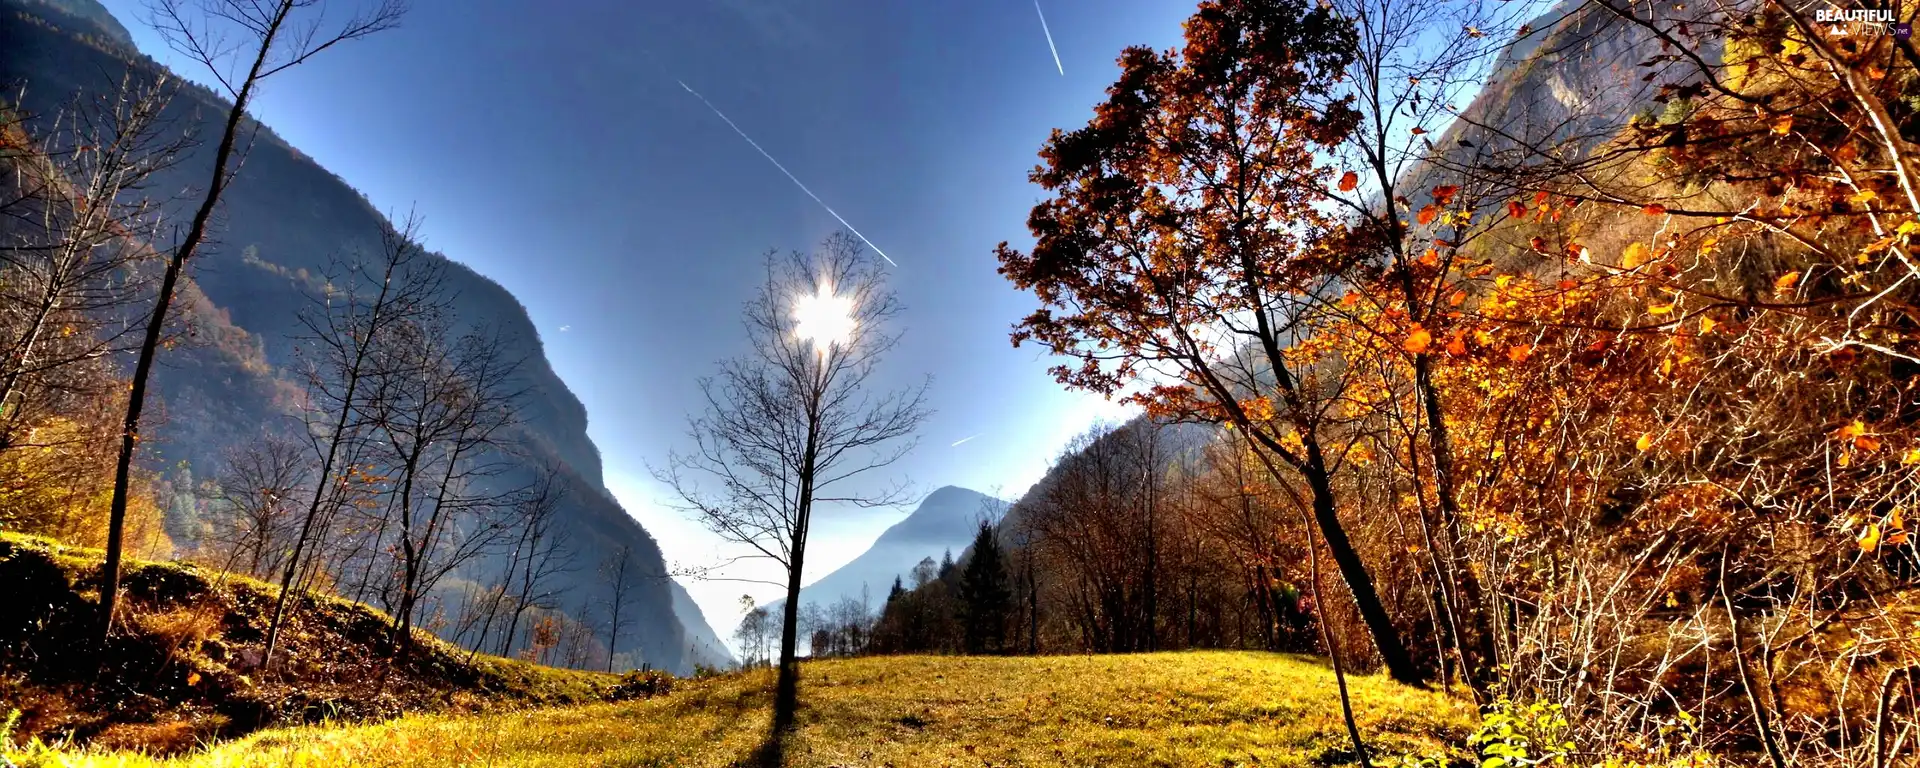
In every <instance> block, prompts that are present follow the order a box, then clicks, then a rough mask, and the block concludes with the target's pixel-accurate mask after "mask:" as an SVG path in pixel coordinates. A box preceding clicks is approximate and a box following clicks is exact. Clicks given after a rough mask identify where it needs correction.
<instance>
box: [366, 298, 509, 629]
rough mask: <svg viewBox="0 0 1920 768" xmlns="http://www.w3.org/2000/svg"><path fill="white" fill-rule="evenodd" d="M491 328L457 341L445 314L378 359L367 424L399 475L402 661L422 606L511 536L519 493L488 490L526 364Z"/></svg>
mask: <svg viewBox="0 0 1920 768" xmlns="http://www.w3.org/2000/svg"><path fill="white" fill-rule="evenodd" d="M507 348H508V345H507V344H505V343H503V340H502V339H501V338H500V337H499V336H498V335H497V334H494V333H490V332H488V331H486V330H485V329H480V330H473V331H469V332H467V333H464V334H458V335H456V334H455V331H454V328H453V321H452V318H451V317H448V316H446V315H445V314H435V315H429V316H427V317H423V318H418V319H409V320H405V321H402V322H400V323H398V324H396V325H395V327H394V329H393V333H392V334H390V335H389V336H388V337H387V338H386V339H384V340H383V341H382V342H381V344H380V346H378V347H377V348H376V350H375V354H374V361H375V364H374V367H373V369H372V376H371V378H370V380H369V384H371V385H372V387H373V392H372V395H371V396H370V397H369V398H368V399H367V405H366V408H365V411H366V418H367V420H368V421H369V422H370V424H371V426H372V427H373V429H374V436H375V437H376V438H377V439H376V441H375V445H376V446H378V448H377V451H376V453H377V454H379V456H380V461H382V462H383V463H384V464H386V465H387V466H389V467H391V468H392V469H391V472H392V475H393V479H392V481H391V482H392V487H391V488H390V489H389V494H390V495H389V509H390V510H391V516H390V517H391V520H392V521H393V523H394V524H395V525H396V526H397V531H396V532H395V533H396V536H395V539H394V546H393V550H394V552H395V554H396V555H397V556H398V558H399V564H398V567H399V575H400V578H399V582H398V583H397V584H396V585H394V587H395V589H396V594H394V595H393V597H392V599H391V600H390V607H391V608H392V609H393V615H394V619H395V626H394V633H395V635H394V636H395V640H396V642H397V643H398V650H399V653H400V654H401V655H402V656H404V655H405V654H406V653H407V652H408V651H409V649H410V648H411V646H412V628H413V625H414V621H415V618H416V616H415V614H416V612H417V609H418V608H419V606H420V602H421V600H422V598H424V597H425V596H426V595H427V594H428V593H429V592H431V591H432V589H433V587H434V585H435V584H436V583H437V582H439V581H440V580H441V579H442V578H444V577H445V576H446V575H447V574H449V573H452V572H453V571H454V570H455V569H457V568H459V567H460V566H461V565H462V564H464V563H466V562H468V561H470V560H472V559H474V558H476V557H478V556H479V555H480V554H481V552H483V551H484V550H485V549H486V548H487V547H488V546H490V545H491V544H493V543H494V541H495V540H496V538H497V537H498V536H499V535H500V534H501V532H502V531H503V530H504V528H505V525H504V524H503V523H502V521H501V519H500V516H499V515H497V514H495V513H496V512H497V511H499V510H500V509H505V508H510V507H512V506H514V502H515V501H516V499H515V498H514V496H515V493H514V492H513V491H507V492H496V491H491V490H488V489H489V488H490V487H493V486H495V485H496V483H493V482H491V481H492V480H493V479H494V478H496V477H497V476H499V475H501V474H502V473H503V472H504V471H505V470H506V469H507V464H506V463H505V462H504V461H503V460H501V459H500V458H499V457H500V454H499V451H501V450H502V449H504V448H506V447H507V445H506V443H505V438H506V434H507V432H508V430H509V429H511V428H512V427H513V426H514V425H515V424H516V423H517V422H516V420H515V417H514V411H513V409H514V406H515V404H516V402H517V401H518V400H519V399H520V395H521V394H522V390H519V389H515V387H516V386H518V384H517V383H516V380H515V377H516V375H517V372H518V370H519V364H520V361H519V359H518V358H514V357H511V356H508V355H507V354H506V353H505V352H504V350H505V349H507Z"/></svg>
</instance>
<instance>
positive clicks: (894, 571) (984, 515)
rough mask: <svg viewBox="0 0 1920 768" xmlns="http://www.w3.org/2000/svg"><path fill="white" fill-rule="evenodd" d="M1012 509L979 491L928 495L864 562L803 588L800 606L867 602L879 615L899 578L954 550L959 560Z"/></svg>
mask: <svg viewBox="0 0 1920 768" xmlns="http://www.w3.org/2000/svg"><path fill="white" fill-rule="evenodd" d="M1006 507H1007V503H1006V502H1004V501H1001V500H999V499H996V498H994V497H992V496H988V495H986V494H984V493H981V492H979V491H972V490H968V489H966V488H959V487H956V486H951V485H948V486H942V487H940V488H938V489H936V490H934V492H933V493H929V494H927V497H926V498H925V499H922V500H921V501H920V506H918V507H915V508H914V510H913V514H910V515H907V518H906V519H905V520H901V521H900V522H897V523H894V524H893V526H892V527H890V528H888V529H887V530H886V531H884V532H882V533H881V534H880V538H878V539H875V540H874V542H873V546H870V547H867V551H865V552H862V553H860V556H859V557H856V558H854V559H853V561H852V562H849V563H847V564H846V565H843V566H840V567H839V568H836V569H834V571H833V572H832V573H829V574H827V575H825V576H822V577H820V579H819V580H818V581H815V582H813V583H812V584H808V585H807V586H805V587H802V588H801V589H800V605H801V606H802V607H805V606H806V605H807V604H808V603H817V604H819V605H820V607H822V608H825V607H827V606H830V605H833V604H834V603H837V602H840V601H841V600H843V599H846V598H852V599H854V600H861V599H865V600H866V601H867V603H868V604H869V607H870V608H871V609H872V610H875V611H878V610H879V609H880V604H881V603H883V602H885V601H886V599H887V590H889V589H891V588H892V587H893V579H894V577H896V576H899V577H902V578H904V577H906V575H907V572H908V571H911V570H913V566H914V565H916V564H918V563H919V562H920V561H921V560H922V559H924V558H928V557H931V558H933V559H934V560H936V561H937V560H939V559H940V556H941V555H942V554H944V553H945V552H947V551H949V550H951V551H952V552H953V553H954V554H956V555H957V554H959V553H960V552H961V550H963V549H965V548H966V546H967V544H968V543H970V542H972V541H973V535H974V532H975V531H976V530H978V526H979V524H980V520H982V519H998V518H999V517H1000V515H1001V514H1002V513H1004V512H1005V511H1006ZM785 602H786V601H785V600H775V601H773V602H771V603H768V604H767V610H768V611H770V612H774V613H778V612H779V610H780V608H781V606H782V605H783V604H784V603H785Z"/></svg>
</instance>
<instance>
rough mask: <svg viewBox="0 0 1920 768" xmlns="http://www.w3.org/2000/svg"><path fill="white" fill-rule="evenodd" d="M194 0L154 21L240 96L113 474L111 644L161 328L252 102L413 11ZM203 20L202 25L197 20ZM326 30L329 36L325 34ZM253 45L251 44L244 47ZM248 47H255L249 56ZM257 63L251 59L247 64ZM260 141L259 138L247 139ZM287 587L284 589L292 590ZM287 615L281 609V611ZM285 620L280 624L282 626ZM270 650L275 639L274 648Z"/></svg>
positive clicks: (155, 326)
mask: <svg viewBox="0 0 1920 768" xmlns="http://www.w3.org/2000/svg"><path fill="white" fill-rule="evenodd" d="M187 2H188V0H154V1H153V5H152V9H153V24H154V27H155V29H156V30H158V31H159V32H160V35H161V36H162V37H163V38H165V39H166V40H167V43H168V45H170V46H172V47H173V49H174V50H176V51H178V52H180V53H181V54H182V55H185V56H187V57H189V58H191V59H193V60H194V61H197V62H199V63H200V64H202V65H204V66H205V67H206V68H207V70H208V71H209V72H210V73H212V75H213V77H214V79H216V80H218V81H219V83H220V85H221V87H222V88H224V89H225V90H226V91H227V94H228V95H229V96H230V97H232V99H233V107H232V108H231V109H229V110H228V111H227V121H226V127H225V129H224V130H223V131H222V133H221V135H220V144H219V147H218V149H216V150H215V151H214V156H213V175H212V178H211V180H210V181H208V183H207V190H206V193H205V196H204V197H202V198H201V201H200V206H199V208H198V209H197V210H196V211H195V212H194V214H193V220H192V221H191V222H190V223H189V224H188V225H187V231H186V234H185V235H184V236H182V237H181V239H180V242H178V243H176V244H175V245H174V246H173V251H172V255H171V256H170V257H169V258H168V260H167V267H166V271H165V273H164V274H163V275H162V276H161V278H160V289H159V291H158V293H157V294H156V295H155V296H154V301H153V314H152V316H151V317H149V318H148V320H147V327H146V336H145V337H144V339H143V340H142V341H141V344H140V357H139V360H138V362H136V363H135V364H134V368H133V383H132V386H131V387H130V391H129V394H128V397H127V418H126V422H125V426H124V428H123V429H122V431H121V437H120V460H119V465H118V467H117V468H116V470H115V472H114V480H113V503H112V506H111V507H110V508H109V511H108V521H107V554H106V561H105V562H104V563H103V564H102V566H101V578H100V629H99V633H98V635H97V639H98V640H99V642H100V644H101V645H102V646H104V645H105V644H106V641H107V637H108V635H109V634H110V633H112V631H113V614H114V609H115V608H116V607H117V605H118V603H119V596H120V540H121V537H122V535H123V533H124V530H125V528H126V519H127V484H128V479H129V478H128V475H129V473H130V472H131V470H132V467H133V454H134V449H135V448H136V446H137V444H138V443H139V440H140V412H141V410H142V408H143V407H144V406H145V405H146V399H147V398H146V395H147V377H148V375H149V374H151V373H152V371H153V359H154V356H155V354H156V353H157V352H158V351H159V347H160V333H161V329H162V328H164V327H165V326H166V323H167V310H168V307H169V306H170V305H171V304H172V302H173V292H174V288H175V286H176V285H177V284H178V283H179V281H180V274H181V271H182V270H183V268H184V267H185V266H186V264H187V261H188V260H189V259H192V258H193V256H194V254H195V253H196V252H197V251H198V250H199V249H200V245H201V243H202V242H203V241H205V239H206V236H207V229H208V226H209V225H210V224H211V222H212V220H213V211H214V208H215V207H216V206H217V205H219V203H220V196H221V195H222V194H223V193H225V192H226V189H227V185H228V184H229V183H230V182H232V181H233V178H234V175H235V174H236V173H237V171H238V170H239V162H238V161H239V160H240V159H241V158H242V157H244V155H245V149H244V148H242V147H241V138H242V137H241V133H242V131H243V130H245V129H247V128H249V127H253V128H257V126H258V124H257V123H254V124H252V126H245V125H243V123H245V122H246V121H245V119H244V118H245V117H246V114H247V106H248V104H249V103H251V100H252V98H253V95H254V89H256V88H257V87H259V85H260V83H261V82H262V81H264V80H265V79H267V78H268V77H272V76H273V75H274V74H277V73H279V72H283V71H285V70H286V69H288V68H290V67H293V66H296V65H299V64H301V63H303V62H305V61H307V60H308V59H310V58H312V57H313V56H315V55H316V54H318V53H320V52H321V51H324V50H326V49H328V48H330V47H333V46H334V45H336V44H338V43H341V42H345V41H347V40H354V39H358V38H362V37H366V36H367V35H371V34H374V33H376V32H380V31H382V30H386V29H390V28H392V27H394V26H396V25H397V24H399V22H400V16H401V14H402V12H403V11H404V6H402V5H401V3H400V2H399V1H398V0H379V4H378V5H376V6H373V7H372V8H370V9H368V10H366V11H363V12H360V13H356V14H353V15H351V16H349V17H348V18H347V19H346V21H344V22H342V23H340V24H339V25H338V26H333V27H323V26H322V24H323V23H324V19H323V18H322V17H321V16H320V15H319V14H318V13H315V14H311V16H312V18H311V20H302V18H299V17H305V16H309V14H306V13H303V11H306V10H308V9H310V8H314V7H315V6H318V5H319V0H278V2H259V1H257V0H202V2H203V5H201V6H200V13H198V14H195V13H193V12H191V11H190V10H189V8H188V7H187ZM196 16H197V17H198V19H199V20H198V21H196V20H195V18H194V17H196ZM323 29H324V30H326V31H323ZM242 40H244V41H245V42H239V41H242ZM243 51H250V52H251V55H250V56H247V55H246V54H244V53H243ZM247 59H250V60H251V62H250V63H245V64H242V63H240V62H243V61H246V60H247ZM246 141H247V142H248V143H251V141H252V132H251V131H250V130H249V131H248V136H247V138H246ZM283 591H284V590H283ZM277 612H278V611H277V610H276V613H277ZM276 623H277V622H276ZM268 647H269V654H271V647H272V646H271V643H270V644H269V646H268Z"/></svg>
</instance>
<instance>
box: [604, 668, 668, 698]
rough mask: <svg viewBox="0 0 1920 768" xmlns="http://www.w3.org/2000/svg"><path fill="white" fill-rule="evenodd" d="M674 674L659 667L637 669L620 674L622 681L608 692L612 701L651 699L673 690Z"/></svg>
mask: <svg viewBox="0 0 1920 768" xmlns="http://www.w3.org/2000/svg"><path fill="white" fill-rule="evenodd" d="M673 680H674V678H673V675H671V674H668V673H666V672H663V671H660V670H658V669H636V670H633V671H631V672H628V673H626V674H624V675H621V676H620V682H619V683H617V684H615V685H614V686H613V690H612V691H611V692H609V693H608V694H607V698H608V699H610V700H612V701H629V700H632V699H651V698H653V697H655V696H665V695H667V693H668V692H669V691H672V690H673Z"/></svg>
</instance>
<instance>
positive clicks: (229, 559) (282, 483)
mask: <svg viewBox="0 0 1920 768" xmlns="http://www.w3.org/2000/svg"><path fill="white" fill-rule="evenodd" d="M312 471H313V467H312V457H311V456H309V455H308V454H307V452H306V449H305V448H304V447H303V446H301V445H300V444H299V443H297V442H295V441H293V440H289V439H286V438H284V437H279V436H276V435H269V436H267V437H265V438H264V439H261V440H259V441H256V442H251V443H248V444H246V445H244V446H235V447H233V448H231V449H229V450H228V451H227V466H226V471H225V472H223V473H222V474H221V475H220V477H219V479H218V480H217V481H215V483H214V492H215V494H216V495H215V497H214V501H215V503H216V504H217V505H218V506H217V507H216V510H217V511H216V514H217V515H218V516H219V517H218V518H216V521H215V525H214V532H215V533H214V534H213V543H215V544H216V545H218V546H220V547H222V548H224V549H225V550H226V558H225V561H226V563H227V564H228V567H229V568H230V567H232V566H233V565H234V564H238V563H242V562H244V563H245V568H246V572H247V574H248V575H251V576H254V577H256V578H257V577H259V576H261V575H263V574H267V573H272V572H275V571H276V570H278V569H279V568H280V567H281V566H283V565H284V564H285V563H284V562H282V558H283V557H285V556H286V555H283V553H284V552H286V551H287V550H288V549H289V547H290V543H289V542H288V541H287V538H289V537H291V536H292V535H293V533H294V531H292V530H289V529H290V527H291V526H292V525H293V522H294V521H293V511H294V505H295V504H296V503H297V501H296V500H297V499H298V497H299V496H300V495H301V493H302V492H303V491H305V490H306V488H307V483H308V482H309V480H310V473H311V472H312Z"/></svg>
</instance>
